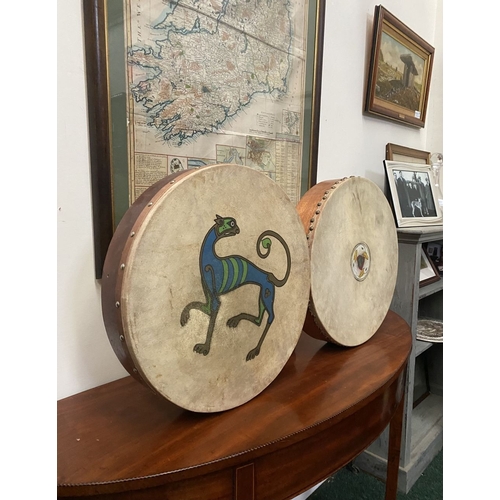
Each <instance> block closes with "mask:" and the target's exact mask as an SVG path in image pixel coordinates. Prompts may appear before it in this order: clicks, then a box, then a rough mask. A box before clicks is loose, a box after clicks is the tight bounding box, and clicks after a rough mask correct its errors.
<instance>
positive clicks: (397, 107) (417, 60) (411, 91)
mask: <svg viewBox="0 0 500 500" xmlns="http://www.w3.org/2000/svg"><path fill="white" fill-rule="evenodd" d="M433 61H434V47H432V46H431V45H430V44H429V43H427V42H426V41H425V40H424V39H423V38H421V37H420V36H419V35H417V34H416V33H415V32H414V31H412V30H411V29H410V28H409V27H408V26H406V25H405V24H404V23H403V22H401V21H400V20H399V19H398V18H397V17H396V16H394V15H393V14H391V13H390V12H389V11H388V10H387V9H385V8H384V7H383V6H381V5H377V6H376V7H375V17H374V25H373V38H372V48H371V58H370V66H369V71H368V78H367V86H366V98H365V109H364V110H365V112H366V113H367V114H369V115H374V116H377V117H380V118H386V119H389V120H393V121H396V122H399V123H405V124H407V125H411V126H414V127H424V126H425V119H426V115H427V103H428V98H429V88H430V82H431V75H432V64H433Z"/></svg>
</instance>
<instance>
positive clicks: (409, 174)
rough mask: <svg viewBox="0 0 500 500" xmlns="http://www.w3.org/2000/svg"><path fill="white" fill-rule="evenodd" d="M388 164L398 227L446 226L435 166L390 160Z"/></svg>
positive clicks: (387, 169) (389, 181)
mask: <svg viewBox="0 0 500 500" xmlns="http://www.w3.org/2000/svg"><path fill="white" fill-rule="evenodd" d="M384 166H385V172H386V177H387V182H388V184H389V189H390V193H391V198H392V207H393V211H394V216H395V219H396V224H397V227H419V226H440V225H442V224H443V212H442V210H441V207H440V206H439V202H438V195H437V192H436V188H435V186H434V183H433V182H432V167H431V166H430V165H421V164H418V163H405V162H400V161H390V160H384Z"/></svg>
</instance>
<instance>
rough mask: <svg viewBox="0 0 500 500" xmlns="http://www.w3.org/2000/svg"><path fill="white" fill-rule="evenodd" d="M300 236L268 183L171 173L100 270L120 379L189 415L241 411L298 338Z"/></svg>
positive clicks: (121, 230) (304, 288) (304, 297)
mask: <svg viewBox="0 0 500 500" xmlns="http://www.w3.org/2000/svg"><path fill="white" fill-rule="evenodd" d="M309 286H310V261H309V253H308V247H307V240H306V237H305V234H304V231H303V229H302V224H301V221H300V218H299V216H298V213H297V211H296V209H295V207H294V206H293V204H292V203H291V202H290V200H289V199H288V197H287V195H286V194H285V192H284V191H283V190H282V189H281V188H280V187H279V186H278V184H276V183H275V182H274V181H273V180H271V179H270V178H269V177H267V176H266V175H264V174H263V173H261V172H257V171H256V170H253V169H251V168H249V167H243V166H239V165H232V164H219V165H211V166H207V167H202V168H198V169H192V170H186V171H181V172H177V173H175V174H171V175H169V176H167V177H166V178H164V179H163V180H161V181H159V182H157V183H156V184H154V185H153V186H151V187H150V188H149V189H147V190H146V191H145V192H144V193H143V194H142V195H141V196H140V197H139V198H138V199H137V200H136V201H135V202H134V203H133V204H132V205H131V207H130V208H129V209H128V210H127V212H126V213H125V215H124V217H123V219H122V220H121V222H120V224H119V225H118V227H117V229H116V231H115V234H114V235H113V238H112V241H111V244H110V246H109V250H108V253H107V255H106V260H105V264H104V270H103V279H102V310H103V317H104V322H105V326H106V331H107V334H108V337H109V340H110V342H111V345H112V347H113V349H114V351H115V354H116V355H117V357H118V359H119V360H120V361H121V363H122V365H123V366H124V367H125V368H126V369H127V371H128V372H129V373H130V374H131V375H133V376H134V377H135V378H136V379H137V380H139V381H140V382H142V383H143V384H144V385H146V386H148V387H149V388H150V389H152V390H153V391H154V392H155V393H157V394H159V395H161V396H163V397H164V398H166V399H167V400H169V401H171V402H172V403H174V404H176V405H178V406H180V407H182V408H184V409H187V410H191V411H195V412H218V411H223V410H228V409H231V408H234V407H236V406H239V405H241V404H243V403H246V402H247V401H249V400H250V399H252V398H253V397H255V396H257V395H258V394H259V393H260V392H261V391H263V390H264V389H265V388H266V387H267V386H268V385H269V384H270V383H271V382H272V381H273V380H274V379H275V378H276V377H277V376H278V374H279V373H280V371H281V370H282V368H283V367H284V365H285V363H286V362H287V360H288V359H289V357H290V356H291V354H292V352H293V350H294V348H295V346H296V344H297V342H298V340H299V337H300V334H301V332H302V327H303V324H304V318H305V316H306V312H307V307H308V300H309Z"/></svg>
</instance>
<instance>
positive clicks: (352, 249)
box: [297, 177, 398, 347]
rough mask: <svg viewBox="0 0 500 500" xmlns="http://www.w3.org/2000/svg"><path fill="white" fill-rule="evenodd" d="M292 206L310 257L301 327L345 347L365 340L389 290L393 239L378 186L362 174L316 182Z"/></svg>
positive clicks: (393, 230)
mask: <svg viewBox="0 0 500 500" xmlns="http://www.w3.org/2000/svg"><path fill="white" fill-rule="evenodd" d="M297 210H298V212H299V214H300V218H301V220H302V223H303V227H304V230H305V232H306V235H307V240H308V245H309V251H310V259H311V296H310V301H309V308H308V313H307V318H306V321H305V325H304V331H305V332H306V333H308V334H309V335H310V336H312V337H315V338H318V339H322V340H326V341H328V342H332V343H335V344H339V345H342V346H346V347H352V346H357V345H360V344H362V343H364V342H366V341H367V340H369V339H370V338H371V337H372V336H373V335H374V334H375V332H376V331H377V329H378V328H379V326H380V325H381V324H382V321H383V320H384V318H385V316H386V314H387V312H388V310H389V307H390V304H391V300H392V297H393V294H394V289H395V286H396V277H397V269H398V242H397V232H396V227H395V223H394V217H393V214H392V211H391V208H390V206H389V203H388V201H387V199H386V197H385V196H384V194H383V192H382V191H381V189H380V188H379V187H378V186H377V185H376V184H374V183H373V182H371V181H369V180H368V179H366V178H363V177H349V178H344V179H339V180H327V181H323V182H320V183H318V184H316V185H315V186H313V187H312V188H311V189H309V191H307V192H306V193H305V194H304V196H303V197H302V199H301V200H300V202H299V204H298V205H297Z"/></svg>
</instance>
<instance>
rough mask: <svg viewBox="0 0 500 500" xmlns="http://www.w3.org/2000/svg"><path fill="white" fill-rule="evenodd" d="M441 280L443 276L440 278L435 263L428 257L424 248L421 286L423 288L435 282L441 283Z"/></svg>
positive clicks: (421, 265)
mask: <svg viewBox="0 0 500 500" xmlns="http://www.w3.org/2000/svg"><path fill="white" fill-rule="evenodd" d="M440 279H441V276H439V272H438V270H437V269H436V266H435V264H434V262H432V260H431V259H430V258H429V256H428V255H427V252H426V250H425V248H424V247H422V255H421V259H420V281H419V286H420V287H423V286H426V285H429V284H430V283H434V282H435V281H439V280H440Z"/></svg>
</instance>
